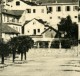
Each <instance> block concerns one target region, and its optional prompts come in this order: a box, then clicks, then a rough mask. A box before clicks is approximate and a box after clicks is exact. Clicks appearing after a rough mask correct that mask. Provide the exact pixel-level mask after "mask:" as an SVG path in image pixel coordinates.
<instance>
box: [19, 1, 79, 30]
mask: <svg viewBox="0 0 80 76" xmlns="http://www.w3.org/2000/svg"><path fill="white" fill-rule="evenodd" d="M73 12H74V13H73ZM72 13H73V14H72ZM68 15H70V16H71V19H72V21H73V22H76V23H78V3H52V4H44V5H39V6H32V7H28V8H26V10H25V11H24V13H23V14H22V16H21V17H20V22H21V23H22V24H24V22H25V21H28V20H31V19H33V18H36V19H42V20H43V21H47V23H49V25H50V26H52V27H54V28H56V29H57V24H58V23H59V22H60V20H61V18H66V17H67V16H68ZM22 20H23V21H24V22H23V21H22Z"/></svg>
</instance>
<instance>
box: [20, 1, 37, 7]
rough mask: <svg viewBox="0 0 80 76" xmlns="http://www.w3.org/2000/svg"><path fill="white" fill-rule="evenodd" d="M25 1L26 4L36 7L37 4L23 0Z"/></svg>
mask: <svg viewBox="0 0 80 76" xmlns="http://www.w3.org/2000/svg"><path fill="white" fill-rule="evenodd" d="M21 1H23V2H24V3H26V4H28V5H31V6H36V5H37V4H36V3H34V2H29V1H25V0H21Z"/></svg>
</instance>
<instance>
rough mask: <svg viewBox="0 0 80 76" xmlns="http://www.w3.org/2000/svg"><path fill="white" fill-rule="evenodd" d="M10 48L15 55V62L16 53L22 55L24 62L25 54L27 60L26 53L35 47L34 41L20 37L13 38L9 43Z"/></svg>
mask: <svg viewBox="0 0 80 76" xmlns="http://www.w3.org/2000/svg"><path fill="white" fill-rule="evenodd" d="M8 44H9V47H10V49H11V52H12V53H13V62H14V60H15V55H16V53H18V54H21V60H23V54H24V55H25V60H26V52H28V51H29V49H30V48H31V47H32V46H33V44H34V41H33V40H32V38H31V37H29V36H18V37H14V38H12V39H11V40H10V41H9V42H8Z"/></svg>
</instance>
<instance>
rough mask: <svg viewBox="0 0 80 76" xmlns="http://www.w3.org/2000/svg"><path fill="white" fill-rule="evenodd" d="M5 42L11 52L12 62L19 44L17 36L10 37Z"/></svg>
mask: <svg viewBox="0 0 80 76" xmlns="http://www.w3.org/2000/svg"><path fill="white" fill-rule="evenodd" d="M7 44H8V46H9V50H10V53H12V54H13V62H14V61H15V55H16V50H17V48H18V46H19V41H18V39H17V37H14V38H11V40H10V41H8V42H7Z"/></svg>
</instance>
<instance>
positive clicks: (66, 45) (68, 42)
mask: <svg viewBox="0 0 80 76" xmlns="http://www.w3.org/2000/svg"><path fill="white" fill-rule="evenodd" d="M61 46H62V48H71V40H61Z"/></svg>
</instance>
